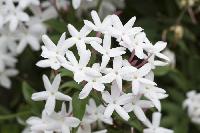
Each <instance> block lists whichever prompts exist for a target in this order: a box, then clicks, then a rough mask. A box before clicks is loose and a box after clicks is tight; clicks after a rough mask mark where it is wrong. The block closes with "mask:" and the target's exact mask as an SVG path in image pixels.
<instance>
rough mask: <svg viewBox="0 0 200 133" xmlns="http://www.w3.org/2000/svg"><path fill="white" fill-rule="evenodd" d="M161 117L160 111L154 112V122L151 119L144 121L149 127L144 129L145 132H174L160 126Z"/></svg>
mask: <svg viewBox="0 0 200 133" xmlns="http://www.w3.org/2000/svg"><path fill="white" fill-rule="evenodd" d="M160 119H161V113H159V112H155V113H153V116H152V123H151V122H149V121H148V122H145V123H144V124H146V126H147V127H148V128H146V129H144V130H143V133H173V130H170V129H166V128H163V127H159V125H160Z"/></svg>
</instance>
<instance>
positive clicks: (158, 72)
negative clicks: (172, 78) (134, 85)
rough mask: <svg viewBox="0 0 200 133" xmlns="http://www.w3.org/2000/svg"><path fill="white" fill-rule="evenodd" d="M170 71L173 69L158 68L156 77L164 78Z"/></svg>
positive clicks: (155, 71) (167, 67)
mask: <svg viewBox="0 0 200 133" xmlns="http://www.w3.org/2000/svg"><path fill="white" fill-rule="evenodd" d="M170 70H171V68H170V67H169V66H165V67H157V68H156V69H155V70H154V74H155V76H163V75H166V74H167V73H168V72H169V71H170Z"/></svg>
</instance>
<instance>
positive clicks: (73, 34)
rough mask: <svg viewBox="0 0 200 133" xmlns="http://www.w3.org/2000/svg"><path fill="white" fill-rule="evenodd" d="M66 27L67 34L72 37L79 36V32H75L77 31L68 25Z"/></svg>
mask: <svg viewBox="0 0 200 133" xmlns="http://www.w3.org/2000/svg"><path fill="white" fill-rule="evenodd" d="M75 1H77V0H75ZM78 1H80V0H78ZM67 27H68V31H69V33H70V35H71V36H72V37H77V36H79V32H78V31H77V29H76V28H75V27H74V26H73V25H71V24H68V25H67Z"/></svg>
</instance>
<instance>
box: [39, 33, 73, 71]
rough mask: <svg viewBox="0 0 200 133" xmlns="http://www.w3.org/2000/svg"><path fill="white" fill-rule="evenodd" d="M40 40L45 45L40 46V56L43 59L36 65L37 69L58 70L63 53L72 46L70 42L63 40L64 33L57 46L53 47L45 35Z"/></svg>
mask: <svg viewBox="0 0 200 133" xmlns="http://www.w3.org/2000/svg"><path fill="white" fill-rule="evenodd" d="M42 40H43V42H44V44H45V45H44V46H42V54H41V56H42V57H44V58H45V59H44V60H41V61H39V62H38V63H37V64H36V65H37V66H39V67H51V68H52V69H54V70H58V69H59V68H60V67H61V63H62V62H60V61H61V59H63V58H64V55H65V52H66V51H67V50H68V48H69V47H71V46H72V43H70V40H65V33H63V34H62V36H61V37H60V40H59V41H58V44H57V45H55V44H54V43H53V42H52V41H51V40H50V38H49V37H48V36H47V35H43V36H42ZM63 60H64V59H63Z"/></svg>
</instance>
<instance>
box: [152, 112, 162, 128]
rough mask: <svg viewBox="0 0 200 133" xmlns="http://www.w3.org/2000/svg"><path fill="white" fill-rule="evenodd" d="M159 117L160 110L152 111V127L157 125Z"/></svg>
mask: <svg viewBox="0 0 200 133" xmlns="http://www.w3.org/2000/svg"><path fill="white" fill-rule="evenodd" d="M160 119H161V113H160V112H155V113H153V118H152V124H153V126H154V127H159V125H160Z"/></svg>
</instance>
